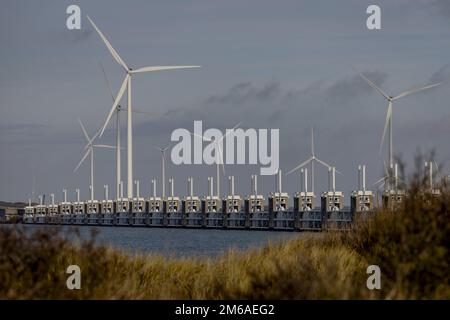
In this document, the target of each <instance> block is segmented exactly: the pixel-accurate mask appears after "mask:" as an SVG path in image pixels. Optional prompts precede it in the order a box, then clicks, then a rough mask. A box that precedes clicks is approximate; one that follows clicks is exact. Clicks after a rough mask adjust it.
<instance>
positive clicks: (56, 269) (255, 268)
mask: <svg viewBox="0 0 450 320" xmlns="http://www.w3.org/2000/svg"><path fill="white" fill-rule="evenodd" d="M409 189H410V190H409V192H410V196H409V197H410V199H411V201H409V202H408V204H407V205H405V206H404V207H402V208H400V209H398V210H396V211H395V212H390V211H379V212H377V213H376V214H375V215H373V216H372V218H370V219H366V220H364V221H358V223H357V225H356V227H355V228H354V230H352V231H349V232H347V233H339V234H335V233H323V234H322V235H321V236H319V237H309V236H306V237H301V238H299V239H294V240H288V241H285V242H283V243H278V244H270V243H269V244H267V245H266V246H265V247H263V248H260V249H252V250H248V251H245V252H233V251H230V252H228V253H227V254H224V255H222V256H220V257H218V258H214V259H200V258H199V259H175V258H164V257H161V256H156V255H150V256H148V255H146V256H144V255H133V256H131V255H128V254H125V253H122V252H119V251H115V250H112V249H109V248H105V247H102V246H97V245H95V244H94V241H93V240H89V241H81V242H80V244H79V245H73V242H71V241H69V240H67V239H66V238H65V237H64V236H63V235H62V234H61V231H60V230H59V229H53V230H50V231H49V230H47V229H46V230H45V232H44V231H43V230H42V229H38V228H37V229H36V231H35V232H34V233H33V234H30V233H29V232H25V231H24V230H23V229H21V228H20V227H14V228H11V227H8V228H7V227H1V228H0V298H1V299H450V252H449V248H450V214H449V209H450V192H449V190H448V189H447V188H446V186H443V190H444V191H443V194H442V195H441V196H440V197H434V196H432V195H429V194H426V193H422V192H420V191H419V189H420V188H419V187H418V184H414V183H412V185H411V186H410V188H409ZM199 232H201V231H199ZM71 264H77V265H79V266H80V268H81V278H82V280H81V281H82V288H81V290H68V289H67V287H66V279H67V277H68V275H67V274H66V273H65V270H66V268H67V266H68V265H71ZM371 264H376V265H379V266H380V268H381V272H382V276H381V286H382V288H381V290H373V291H370V290H368V289H367V287H366V280H367V277H368V275H367V274H366V268H367V266H368V265H371Z"/></svg>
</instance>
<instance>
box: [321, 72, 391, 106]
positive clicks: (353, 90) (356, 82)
mask: <svg viewBox="0 0 450 320" xmlns="http://www.w3.org/2000/svg"><path fill="white" fill-rule="evenodd" d="M364 74H365V76H366V77H368V78H369V79H370V80H371V81H373V82H374V83H375V84H376V85H377V86H381V85H382V84H383V83H384V82H385V81H386V79H387V74H386V73H384V72H379V71H369V72H365V73H364ZM370 92H373V89H372V88H371V87H370V86H369V85H368V84H367V83H366V82H365V81H364V80H363V79H362V78H361V77H360V76H359V75H353V76H350V77H346V78H343V79H339V80H337V81H335V82H334V83H333V84H331V85H330V86H329V87H328V88H327V89H326V91H325V94H326V96H327V98H328V99H331V100H337V101H341V102H344V101H348V100H350V99H352V98H355V97H358V96H361V95H365V94H368V93H370Z"/></svg>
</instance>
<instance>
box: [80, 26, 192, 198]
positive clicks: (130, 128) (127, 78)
mask: <svg viewBox="0 0 450 320" xmlns="http://www.w3.org/2000/svg"><path fill="white" fill-rule="evenodd" d="M87 18H88V20H89V22H90V23H91V24H92V26H93V27H94V29H95V31H97V33H98V34H99V36H100V38H101V39H102V40H103V42H104V43H105V45H106V47H107V48H108V50H109V52H110V53H111V55H112V56H113V58H114V60H116V62H117V63H118V64H119V65H121V66H122V67H123V68H124V69H125V73H126V75H125V79H124V80H123V82H122V85H121V87H120V89H119V92H118V93H117V96H116V99H115V101H114V103H113V106H112V108H111V110H110V112H109V114H108V117H107V118H106V121H105V124H104V125H103V127H102V129H101V132H100V137H101V136H102V135H103V132H104V131H105V128H106V126H107V125H108V122H109V120H110V119H111V117H112V115H113V113H114V111H115V110H116V107H117V105H118V104H119V103H120V100H121V99H122V96H123V94H124V93H125V89H127V97H128V110H127V111H128V112H127V196H128V198H129V199H131V198H133V120H132V108H131V78H132V76H133V75H135V74H137V73H144V72H153V71H164V70H175V69H189V68H199V67H200V66H154V67H143V68H138V69H134V70H133V69H132V68H130V67H128V66H127V65H126V64H125V62H124V61H123V60H122V58H121V57H120V56H119V54H118V53H117V51H116V50H115V49H114V48H113V47H112V45H111V43H110V42H109V41H108V39H106V37H105V36H104V35H103V33H102V32H101V31H100V29H99V28H98V27H97V26H96V25H95V23H94V22H93V21H92V20H91V18H89V17H87Z"/></svg>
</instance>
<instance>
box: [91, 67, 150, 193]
mask: <svg viewBox="0 0 450 320" xmlns="http://www.w3.org/2000/svg"><path fill="white" fill-rule="evenodd" d="M100 67H101V68H102V71H103V76H104V77H105V81H106V86H107V87H108V90H109V92H110V93H111V98H112V100H113V103H114V102H115V101H116V99H115V98H114V94H113V92H112V89H111V84H110V82H109V79H108V77H107V75H106V72H105V68H104V67H103V64H102V63H100ZM123 111H127V109H126V108H123V107H122V106H121V105H120V104H117V106H116V109H115V111H114V112H115V113H116V198H117V199H119V198H120V197H121V196H120V182H121V181H122V174H121V166H122V165H121V152H122V149H121V146H120V113H121V112H123ZM132 111H133V113H145V114H152V113H151V112H146V111H141V110H136V109H133V110H132Z"/></svg>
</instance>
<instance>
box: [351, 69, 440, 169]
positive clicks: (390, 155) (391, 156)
mask: <svg viewBox="0 0 450 320" xmlns="http://www.w3.org/2000/svg"><path fill="white" fill-rule="evenodd" d="M353 69H354V70H355V71H356V72H357V73H358V74H359V76H360V77H361V78H363V79H364V81H366V82H367V83H368V84H369V86H371V87H372V88H373V89H375V90H376V91H378V93H379V94H381V95H382V96H383V97H384V98H385V99H386V100H387V101H388V109H387V113H386V121H385V123H384V129H383V135H382V137H381V143H380V152H381V148H382V146H383V142H384V137H385V135H386V130H387V129H388V127H389V152H388V161H389V169H390V170H392V169H393V167H394V146H393V141H392V103H393V102H394V101H395V100H398V99H400V98H403V97H406V96H408V95H410V94H412V93H416V92H419V91H423V90H426V89H430V88H433V87H436V86H438V85H440V83H435V84H430V85H427V86H423V87H415V88H412V89H410V90H407V91H404V92H402V93H400V94H398V95H396V96H390V95H388V94H386V93H385V92H384V91H383V90H381V89H380V88H379V87H377V86H376V85H375V83H373V82H372V81H370V80H369V79H368V78H367V77H366V76H365V75H364V74H362V72H359V71H358V70H357V69H356V68H355V67H353ZM388 172H389V174H391V173H390V171H388Z"/></svg>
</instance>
